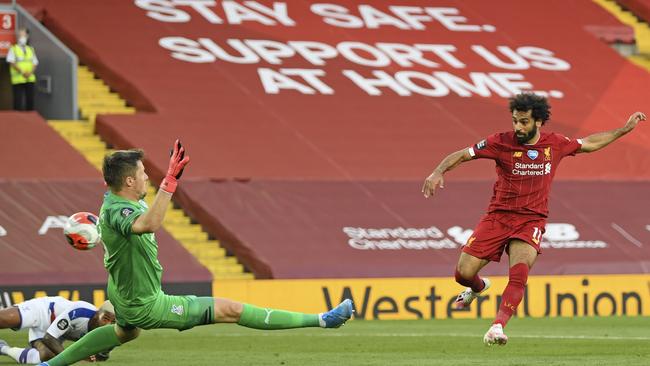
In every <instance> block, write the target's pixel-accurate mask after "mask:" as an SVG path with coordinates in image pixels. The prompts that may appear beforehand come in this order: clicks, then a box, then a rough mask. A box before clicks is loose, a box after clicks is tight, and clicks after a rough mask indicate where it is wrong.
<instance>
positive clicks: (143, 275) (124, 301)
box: [41, 140, 353, 366]
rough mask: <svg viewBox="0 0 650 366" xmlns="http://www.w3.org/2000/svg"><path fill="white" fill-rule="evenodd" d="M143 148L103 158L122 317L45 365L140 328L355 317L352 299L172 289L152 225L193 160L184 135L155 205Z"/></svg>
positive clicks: (113, 289) (334, 322) (110, 262)
mask: <svg viewBox="0 0 650 366" xmlns="http://www.w3.org/2000/svg"><path fill="white" fill-rule="evenodd" d="M143 158H144V153H143V151H142V150H126V151H116V152H114V153H113V154H111V155H108V156H106V157H105V158H104V164H103V169H102V170H103V173H104V180H105V182H106V184H107V185H108V187H109V188H110V189H109V191H108V192H107V193H106V195H105V196H104V203H103V204H102V208H101V211H100V215H99V224H98V228H99V232H100V234H101V238H102V241H103V242H104V266H105V267H106V269H107V270H108V298H109V299H110V301H111V303H112V304H113V305H114V307H115V316H116V324H115V325H106V326H103V327H100V328H97V329H95V330H93V331H92V332H90V333H88V334H87V335H85V336H84V337H83V338H81V339H80V340H79V341H77V342H75V343H74V344H73V345H71V346H70V347H68V348H66V349H65V351H63V352H62V353H60V354H59V355H58V356H56V357H55V358H53V359H51V360H49V361H47V362H44V363H41V365H49V366H60V365H70V364H72V363H75V362H77V361H80V360H83V359H85V358H87V357H89V356H91V355H94V354H97V353H99V352H103V351H106V350H109V349H112V348H114V347H117V346H119V345H121V344H123V343H125V342H129V341H131V340H133V339H135V338H137V337H138V335H139V334H140V329H154V328H171V329H178V330H185V329H190V328H192V327H194V326H197V325H206V324H214V323H237V324H239V325H242V326H245V327H248V328H255V329H267V330H275V329H289V328H303V327H323V328H338V327H340V326H341V325H343V324H344V323H345V322H346V321H347V320H348V319H350V317H351V316H352V312H353V310H352V302H351V301H350V300H349V299H346V300H344V301H343V302H342V303H341V304H339V305H338V306H337V307H335V308H334V309H332V310H330V311H328V312H325V313H321V314H303V313H295V312H289V311H284V310H276V309H266V308H259V307H256V306H253V305H249V304H242V303H240V302H236V301H233V300H229V299H224V298H218V297H196V296H171V295H166V294H165V293H163V292H162V290H161V287H160V282H161V276H162V266H161V265H160V262H158V244H157V243H156V239H155V236H154V234H153V232H154V231H156V230H158V229H159V228H160V227H161V225H162V222H163V218H164V216H165V212H166V210H167V206H168V205H169V203H170V201H171V197H172V194H174V192H175V191H176V186H177V184H178V179H180V177H181V174H182V173H183V169H184V168H185V166H186V165H187V163H188V162H189V161H190V158H189V156H188V155H186V154H185V148H184V147H183V146H182V145H181V143H180V141H179V140H176V142H175V143H174V148H173V151H172V156H171V158H170V161H169V169H168V170H167V175H166V176H165V179H164V180H163V182H162V183H161V185H160V189H159V190H158V193H157V194H156V197H155V199H154V201H153V203H152V205H151V207H150V208H149V207H147V204H146V203H145V202H144V201H143V200H142V199H143V198H144V196H145V194H146V191H147V182H148V177H147V174H146V173H145V171H144V165H143V164H142V159H143Z"/></svg>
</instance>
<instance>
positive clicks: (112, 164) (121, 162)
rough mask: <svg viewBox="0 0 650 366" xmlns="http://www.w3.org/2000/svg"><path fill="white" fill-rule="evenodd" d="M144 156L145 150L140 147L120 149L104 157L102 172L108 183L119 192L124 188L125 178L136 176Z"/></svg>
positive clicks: (114, 190)
mask: <svg viewBox="0 0 650 366" xmlns="http://www.w3.org/2000/svg"><path fill="white" fill-rule="evenodd" d="M143 158H144V151H142V150H140V149H131V150H119V151H115V152H114V153H112V154H111V155H106V156H105V157H104V164H103V166H102V172H103V173H104V181H105V182H106V185H107V186H109V187H110V188H111V190H113V192H117V191H119V190H120V189H122V185H123V184H124V179H126V177H128V176H134V175H135V171H136V169H137V167H138V161H139V160H142V159H143Z"/></svg>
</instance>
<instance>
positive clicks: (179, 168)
mask: <svg viewBox="0 0 650 366" xmlns="http://www.w3.org/2000/svg"><path fill="white" fill-rule="evenodd" d="M189 162H190V157H189V156H186V155H185V148H184V147H183V145H181V141H180V140H178V139H176V141H175V142H174V148H173V149H172V153H171V157H170V158H169V168H168V169H167V175H166V176H165V179H163V181H162V183H161V184H160V189H162V190H163V191H165V192H167V193H174V192H176V186H177V185H178V181H177V180H178V179H180V177H181V175H182V174H183V169H185V165H187V163H189Z"/></svg>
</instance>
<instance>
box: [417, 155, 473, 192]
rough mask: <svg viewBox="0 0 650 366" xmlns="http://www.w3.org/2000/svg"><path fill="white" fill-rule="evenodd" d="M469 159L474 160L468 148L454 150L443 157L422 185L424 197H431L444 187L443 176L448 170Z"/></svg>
mask: <svg viewBox="0 0 650 366" xmlns="http://www.w3.org/2000/svg"><path fill="white" fill-rule="evenodd" d="M468 160H472V156H471V155H470V154H469V151H468V150H467V149H466V148H465V149H462V150H458V151H456V152H453V153H451V154H449V155H448V156H447V157H446V158H444V159H442V161H441V162H440V164H438V167H437V168H436V169H434V170H433V173H431V175H429V176H428V177H427V179H425V180H424V185H423V186H422V193H424V197H426V198H429V197H430V196H433V194H434V193H435V192H436V189H437V188H438V187H440V188H444V186H445V181H444V179H443V177H442V176H443V175H444V174H445V173H446V172H448V171H450V170H452V169H454V168H455V167H457V166H458V165H459V164H460V163H462V162H465V161H468Z"/></svg>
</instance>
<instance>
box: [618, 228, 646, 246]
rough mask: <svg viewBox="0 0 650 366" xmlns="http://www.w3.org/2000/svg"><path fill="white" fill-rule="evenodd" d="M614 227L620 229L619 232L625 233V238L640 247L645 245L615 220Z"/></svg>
mask: <svg viewBox="0 0 650 366" xmlns="http://www.w3.org/2000/svg"><path fill="white" fill-rule="evenodd" d="M612 227H613V228H614V230H616V231H618V233H619V234H621V235H623V237H624V238H625V239H627V240H628V241H629V242H630V243H632V244H634V245H636V246H637V247H639V248H641V247H642V246H643V244H641V242H640V241H638V240H636V238H635V237H633V236H632V235H630V233H628V232H627V231H625V230H623V228H622V227H620V226H618V225H616V223H615V222H612Z"/></svg>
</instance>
